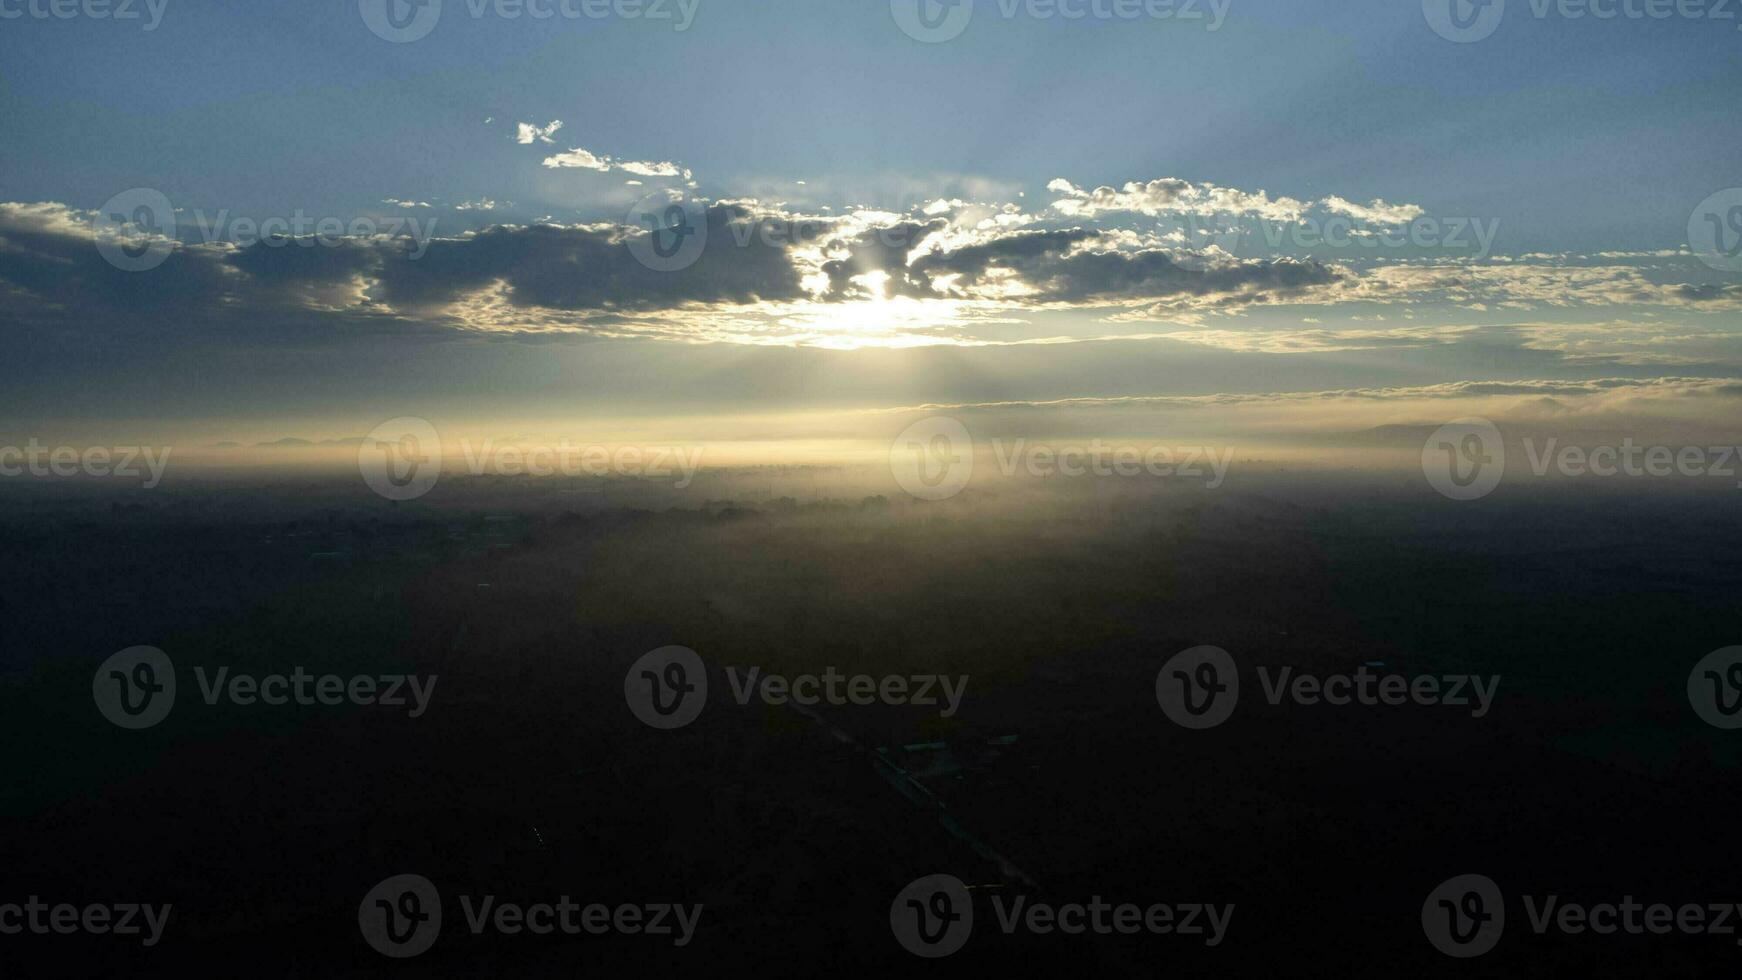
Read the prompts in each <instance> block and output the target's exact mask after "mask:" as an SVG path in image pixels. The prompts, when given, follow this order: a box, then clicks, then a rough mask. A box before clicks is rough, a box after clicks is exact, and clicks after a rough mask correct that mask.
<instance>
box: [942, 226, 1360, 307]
mask: <svg viewBox="0 0 1742 980" xmlns="http://www.w3.org/2000/svg"><path fill="white" fill-rule="evenodd" d="M1103 237H1104V236H1103V235H1102V234H1101V233H1100V232H1095V231H1086V230H1083V229H1070V230H1064V231H1021V232H1016V233H1013V234H1011V235H1008V236H1006V237H1004V238H999V239H995V240H993V241H989V242H985V243H982V244H977V245H970V246H967V247H965V248H961V249H957V250H956V251H954V252H947V253H934V254H930V255H925V256H922V257H920V258H919V259H918V260H917V261H915V262H914V265H913V272H912V274H913V276H915V277H917V278H919V279H920V280H922V281H926V282H930V281H931V280H932V279H934V278H936V277H938V276H941V275H946V274H955V275H958V276H960V279H958V280H957V281H956V283H955V286H954V288H955V289H956V290H957V291H958V292H969V291H971V290H972V289H973V288H975V287H979V286H986V285H991V284H992V283H993V279H992V275H993V273H994V272H1002V273H1005V274H1011V273H1013V274H1014V275H1015V277H1016V278H1017V279H1018V280H1019V281H1021V282H1022V283H1023V284H1024V285H1026V286H1028V287H1029V288H1031V289H1033V290H1034V291H1035V294H1034V295H1033V296H1032V297H1031V298H1033V299H1034V300H1036V301H1040V302H1060V303H1095V302H1119V301H1125V300H1154V299H1165V298H1168V297H1172V296H1181V295H1189V296H1212V295H1225V296H1227V297H1229V298H1230V299H1232V300H1237V301H1239V302H1254V301H1258V302H1262V301H1265V300H1266V299H1270V298H1278V297H1286V296H1289V295H1291V294H1295V293H1298V292H1300V291H1301V290H1304V289H1306V288H1308V287H1311V286H1320V285H1325V284H1328V283H1332V282H1335V281H1337V280H1338V279H1339V278H1341V276H1340V274H1339V273H1337V272H1336V270H1334V269H1332V268H1331V267H1330V266H1327V265H1325V264H1323V263H1320V262H1313V261H1295V260H1292V259H1276V260H1266V261H1256V262H1228V263H1224V264H1212V265H1207V266H1205V267H1202V268H1199V267H1194V266H1187V265H1182V264H1180V263H1179V262H1178V261H1177V260H1176V259H1175V257H1174V256H1173V255H1172V254H1170V253H1168V252H1163V251H1160V250H1155V249H1150V250H1144V251H1135V252H1122V251H1095V250H1093V249H1089V248H1082V247H1081V246H1083V245H1084V244H1092V243H1094V242H1096V241H1098V240H1100V239H1102V238H1103Z"/></svg>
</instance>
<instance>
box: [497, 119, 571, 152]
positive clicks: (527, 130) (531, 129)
mask: <svg viewBox="0 0 1742 980" xmlns="http://www.w3.org/2000/svg"><path fill="white" fill-rule="evenodd" d="M485 122H489V120H487V119H486V120H485ZM561 128H563V121H562V120H561V119H552V120H551V121H550V123H549V124H548V125H545V126H538V125H535V124H533V123H516V124H515V135H514V142H516V143H519V144H521V145H522V146H531V145H532V144H533V143H551V142H555V141H554V140H552V139H551V137H552V136H555V135H556V132H557V130H559V129H561Z"/></svg>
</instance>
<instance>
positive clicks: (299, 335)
mask: <svg viewBox="0 0 1742 980" xmlns="http://www.w3.org/2000/svg"><path fill="white" fill-rule="evenodd" d="M119 14H125V15H127V16H117V15H119ZM1739 95H1742V4H1731V3H1723V2H1720V0H1710V2H1696V0H1682V2H1681V3H1679V4H1677V3H1670V2H1665V0H1597V2H1595V3H1594V4H1586V3H1577V2H1573V0H1568V2H1566V3H1552V4H1551V3H1548V2H1546V0H1494V2H1490V3H1486V4H1475V3H1472V2H1471V0H1419V2H1418V0H1386V2H1380V0H1367V2H1350V0H1214V2H1212V0H1194V2H1186V0H1063V2H1062V3H1057V2H1052V0H1021V2H1017V0H973V2H971V3H970V2H969V0H954V2H953V3H947V4H946V3H940V2H938V0H764V2H756V3H739V2H727V0H683V2H681V3H680V2H678V0H661V2H654V0H611V2H606V0H531V2H530V3H521V2H516V0H489V2H486V0H422V2H420V3H407V2H406V0H297V2H290V0H284V2H275V0H261V2H252V3H247V4H234V3H219V2H200V0H150V2H147V0H59V2H58V3H56V2H55V0H0V356H3V357H4V358H5V359H6V360H7V362H8V363H9V365H11V366H12V368H13V370H12V371H11V372H9V374H10V375H11V378H10V379H9V383H8V384H7V385H6V386H5V390H4V391H0V421H3V422H4V423H5V425H4V428H6V429H9V430H14V432H13V434H15V435H17V434H30V435H34V434H38V433H40V434H42V435H43V436H44V437H45V438H54V437H67V438H70V437H73V436H74V435H75V434H86V435H90V434H98V433H107V434H111V435H112V436H113V437H114V438H123V437H128V438H138V439H146V438H159V439H168V438H178V439H194V440H219V439H224V440H230V439H234V440H241V441H251V440H261V441H265V440H271V439H275V438H281V437H285V436H296V437H304V438H311V439H332V438H343V437H346V436H355V435H359V434H361V433H362V432H365V431H367V430H368V429H370V428H371V427H372V426H373V425H375V424H376V423H377V422H379V421H381V420H382V419H386V418H392V417H396V416H405V415H416V416H420V417H428V418H434V419H438V420H439V421H441V422H442V423H443V424H444V425H445V426H448V427H466V428H469V429H473V430H476V431H480V432H521V431H531V430H537V431H541V432H545V433H557V432H561V433H568V432H570V431H577V432H579V431H584V432H586V433H587V434H590V435H593V436H598V435H599V434H601V433H606V432H611V431H626V430H628V429H634V430H636V431H647V432H653V431H658V432H660V433H662V434H664V435H666V436H669V437H674V438H675V437H690V438H698V439H729V438H767V439H779V438H791V439H798V438H829V437H832V436H837V435H841V434H843V433H850V432H859V431H862V430H865V429H866V428H867V427H869V428H870V429H873V430H874V429H876V427H877V426H878V425H882V424H884V422H882V421H879V420H885V419H887V420H890V421H889V422H888V423H887V424H890V425H894V424H896V422H895V420H898V419H899V418H901V417H902V413H903V412H906V411H914V410H927V411H930V410H935V408H936V407H938V406H943V407H946V408H947V409H948V410H950V411H955V412H961V413H976V412H978V413H984V414H985V415H986V416H987V417H988V418H991V417H994V416H995V417H997V418H999V419H1001V420H1002V422H1001V423H1000V424H1006V425H1009V426H1012V427H1015V428H1024V427H1028V428H1045V427H1046V426H1049V425H1055V424H1056V425H1065V426H1069V427H1074V428H1075V429H1077V430H1080V431H1097V432H1098V431H1101V430H1110V429H1114V428H1133V427H1134V428H1137V429H1142V428H1144V427H1146V426H1147V427H1151V428H1153V427H1157V426H1167V425H1173V424H1175V423H1176V421H1177V420H1178V419H1179V418H1181V417H1182V413H1184V414H1189V415H1190V416H1191V418H1192V419H1193V422H1192V424H1193V425H1195V426H1199V427H1201V428H1205V429H1214V428H1216V427H1218V426H1221V427H1224V428H1226V427H1230V426H1238V425H1247V426H1249V427H1250V428H1251V430H1252V431H1258V430H1263V431H1268V432H1274V431H1279V430H1285V429H1287V430H1292V429H1300V428H1307V429H1311V428H1321V429H1335V430H1336V431H1338V432H1346V431H1360V430H1363V429H1366V428H1371V427H1374V426H1381V425H1385V424H1398V423H1405V422H1410V423H1425V422H1430V421H1435V420H1439V421H1443V420H1445V419H1449V418H1456V417H1458V415H1459V414H1462V413H1463V412H1464V410H1465V409H1466V408H1477V407H1479V408H1481V409H1482V410H1484V411H1488V412H1492V413H1495V414H1501V415H1505V414H1508V413H1512V414H1520V413H1522V414H1524V415H1534V416H1542V415H1545V414H1546V415H1551V416H1565V415H1569V414H1571V415H1581V416H1583V415H1589V416H1590V417H1592V418H1608V419H1610V420H1613V419H1616V418H1619V417H1622V416H1625V417H1627V418H1632V419H1673V420H1679V421H1683V422H1686V423H1687V424H1689V425H1718V424H1720V423H1722V421H1723V420H1724V419H1726V418H1729V417H1735V411H1734V409H1735V404H1734V401H1733V399H1734V398H1735V397H1736V396H1737V394H1738V393H1742V385H1738V384H1736V383H1735V379H1737V378H1738V377H1739V376H1742V345H1739V343H1738V332H1739V331H1738V313H1739V311H1742V258H1739V257H1738V255H1733V254H1731V251H1732V249H1737V250H1738V251H1742V248H1739V246H1742V166H1739V161H1742V125H1739V123H1738V119H1739V117H1738V114H1737V112H1736V106H1737V104H1738V96H1739Z"/></svg>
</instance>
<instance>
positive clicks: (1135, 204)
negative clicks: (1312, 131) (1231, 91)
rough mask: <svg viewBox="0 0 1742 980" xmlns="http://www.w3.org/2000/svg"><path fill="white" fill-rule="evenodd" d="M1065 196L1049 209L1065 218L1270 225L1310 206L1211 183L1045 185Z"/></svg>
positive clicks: (1165, 180) (1168, 179)
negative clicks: (1219, 218) (1202, 219)
mask: <svg viewBox="0 0 1742 980" xmlns="http://www.w3.org/2000/svg"><path fill="white" fill-rule="evenodd" d="M1046 189H1047V190H1049V191H1052V192H1054V193H1055V194H1060V195H1063V196H1062V197H1060V198H1059V199H1058V200H1056V201H1054V202H1053V205H1052V206H1053V209H1054V210H1056V211H1058V212H1059V213H1060V214H1063V215H1067V216H1069V217H1084V218H1090V217H1094V216H1096V215H1100V214H1105V213H1107V212H1115V211H1130V212H1135V213H1137V214H1142V215H1147V216H1149V217H1152V218H1153V217H1157V216H1160V215H1164V214H1194V215H1200V216H1209V215H1216V214H1232V215H1241V216H1246V217H1255V218H1260V219H1264V220H1268V221H1298V220H1300V218H1301V216H1302V215H1303V214H1304V213H1305V212H1306V210H1307V208H1308V206H1309V205H1307V204H1306V203H1304V202H1301V201H1297V200H1295V199H1294V198H1292V197H1277V198H1272V197H1271V196H1270V195H1269V194H1267V193H1265V192H1264V191H1254V192H1247V191H1241V190H1235V189H1234V188H1231V187H1218V186H1217V185H1215V184H1194V183H1192V182H1190V181H1187V180H1181V179H1179V178H1177V177H1163V178H1160V179H1158V180H1151V181H1148V182H1147V183H1139V182H1137V181H1132V182H1130V183H1127V184H1126V185H1125V186H1124V187H1122V188H1119V189H1117V190H1116V189H1114V188H1112V187H1097V188H1095V189H1094V190H1083V189H1082V188H1080V187H1077V186H1076V185H1074V184H1072V183H1071V182H1070V181H1068V180H1065V179H1063V178H1057V179H1055V180H1053V181H1052V182H1050V183H1048V184H1047V185H1046Z"/></svg>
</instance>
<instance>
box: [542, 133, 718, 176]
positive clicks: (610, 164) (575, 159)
mask: <svg viewBox="0 0 1742 980" xmlns="http://www.w3.org/2000/svg"><path fill="white" fill-rule="evenodd" d="M546 142H548V140H547V141H546ZM544 165H545V166H546V167H549V168H551V169H553V170H558V169H563V168H573V169H578V170H594V171H597V172H599V173H611V172H612V171H618V172H621V173H626V174H635V175H636V176H638V177H681V178H683V179H684V180H689V179H691V177H692V176H693V175H692V174H691V173H690V171H689V169H688V168H686V167H680V166H678V165H677V164H675V163H664V162H652V161H644V160H616V159H613V158H611V157H605V156H599V155H597V154H594V153H592V152H589V151H587V150H583V149H581V148H579V147H576V148H575V149H572V150H570V151H568V152H567V153H558V154H556V155H555V156H549V157H545V158H544Z"/></svg>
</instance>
